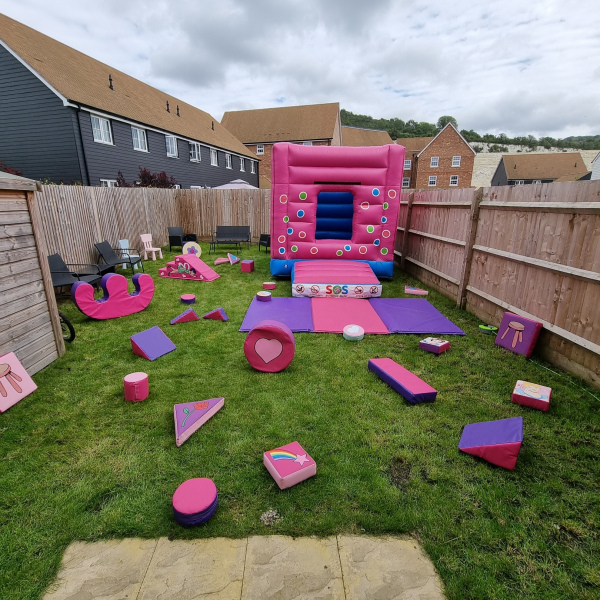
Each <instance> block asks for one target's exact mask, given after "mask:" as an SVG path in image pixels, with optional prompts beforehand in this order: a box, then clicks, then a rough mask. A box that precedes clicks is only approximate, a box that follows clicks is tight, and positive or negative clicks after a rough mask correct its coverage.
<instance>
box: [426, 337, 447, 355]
mask: <svg viewBox="0 0 600 600" xmlns="http://www.w3.org/2000/svg"><path fill="white" fill-rule="evenodd" d="M419 348H421V350H427V352H433V353H434V354H441V353H442V352H446V350H449V349H450V342H448V341H446V340H440V339H439V338H433V337H428V338H425V339H424V340H421V341H420V342H419Z"/></svg>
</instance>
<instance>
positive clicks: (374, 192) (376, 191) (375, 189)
mask: <svg viewBox="0 0 600 600" xmlns="http://www.w3.org/2000/svg"><path fill="white" fill-rule="evenodd" d="M379 193H380V192H379V190H378V189H377V188H373V192H372V194H373V196H375V197H376V198H377V196H379Z"/></svg>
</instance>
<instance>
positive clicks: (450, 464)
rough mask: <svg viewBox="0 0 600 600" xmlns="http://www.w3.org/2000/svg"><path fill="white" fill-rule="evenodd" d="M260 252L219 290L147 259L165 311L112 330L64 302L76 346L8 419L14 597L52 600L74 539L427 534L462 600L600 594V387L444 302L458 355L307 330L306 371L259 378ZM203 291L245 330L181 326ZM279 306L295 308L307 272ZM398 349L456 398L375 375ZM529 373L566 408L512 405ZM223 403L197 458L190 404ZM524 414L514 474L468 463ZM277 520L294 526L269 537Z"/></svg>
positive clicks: (279, 527)
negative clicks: (279, 464) (188, 297)
mask: <svg viewBox="0 0 600 600" xmlns="http://www.w3.org/2000/svg"><path fill="white" fill-rule="evenodd" d="M203 250H204V253H205V254H204V258H205V259H206V261H207V262H209V264H211V265H212V260H213V259H214V255H213V256H211V257H209V256H208V255H207V251H208V245H207V244H203ZM220 255H221V256H223V255H224V253H223V252H221V253H220ZM172 256H173V254H171V253H168V252H166V253H165V258H166V260H170V259H171V258H172ZM242 257H243V258H253V259H254V260H255V265H256V269H255V271H254V272H253V273H250V274H247V273H241V272H240V268H239V265H235V266H233V267H232V266H229V265H220V266H218V267H216V268H215V269H216V270H217V271H218V272H219V273H220V275H221V278H220V279H218V280H216V281H214V282H212V283H201V282H190V281H179V280H163V279H159V278H158V276H157V272H158V267H159V266H163V265H164V263H165V260H162V261H160V260H159V261H157V262H155V263H153V262H152V261H146V262H145V267H146V270H147V272H149V273H150V274H151V275H153V276H155V277H154V278H155V282H156V293H155V296H154V299H153V301H152V303H151V304H150V306H149V307H148V308H147V309H146V310H145V311H143V312H141V313H138V314H136V315H131V316H129V317H124V318H121V319H115V320H110V321H92V320H91V319H88V318H87V317H85V316H84V315H83V314H81V313H80V312H79V311H78V310H77V309H76V308H75V306H74V305H73V303H72V302H71V301H70V299H66V300H65V301H64V302H61V309H62V310H63V312H64V313H65V314H66V315H67V316H68V317H69V318H70V319H71V320H72V322H73V324H74V326H75V329H76V332H77V338H76V340H75V341H74V342H73V343H72V344H70V345H68V346H67V352H66V354H65V356H64V357H62V358H61V359H59V360H57V361H56V362H54V363H53V364H52V365H50V366H49V367H47V368H46V369H44V370H43V371H41V372H40V373H38V374H36V375H35V376H34V380H35V382H36V383H37V385H38V390H37V391H36V392H35V393H34V394H32V395H30V396H28V397H27V398H25V399H24V400H22V401H21V402H20V403H19V404H17V405H15V406H13V407H12V408H11V409H10V410H9V411H8V412H6V413H5V414H2V415H0V436H1V438H0V456H1V457H2V462H1V468H0V598H1V599H2V600H13V599H25V598H27V599H31V598H41V596H42V595H43V592H44V590H45V588H46V587H47V585H48V584H50V583H51V582H52V581H53V579H54V578H55V576H56V573H57V570H58V568H59V565H60V561H61V557H62V554H63V551H64V550H65V548H66V547H67V545H68V544H69V543H70V542H72V541H73V540H88V541H93V540H99V539H109V538H122V537H132V536H136V537H144V538H157V537H159V536H168V537H169V538H171V539H194V538H205V537H214V536H227V537H242V536H247V535H257V534H258V535H262V534H285V535H292V536H301V535H318V536H326V535H332V534H337V533H356V534H371V535H378V534H412V535H414V536H415V537H417V538H418V539H419V540H420V541H421V542H422V543H423V545H424V547H425V549H426V551H427V552H428V553H429V555H430V556H431V558H432V559H433V561H434V563H435V566H436V568H437V569H438V571H439V573H440V575H441V577H442V579H443V581H444V584H445V586H446V592H447V594H448V596H449V598H453V599H459V598H461V599H463V598H464V599H471V598H477V599H482V600H487V599H493V598H502V599H507V600H514V599H515V598H536V599H538V598H544V599H547V598H548V599H549V598H557V599H558V598H578V599H592V598H596V599H597V598H599V597H600V539H599V531H600V493H599V492H600V490H599V482H600V459H599V455H600V452H599V448H600V416H599V409H600V401H599V400H598V398H595V397H594V396H593V395H592V393H595V395H596V396H599V395H600V394H598V392H592V391H591V390H590V389H589V388H586V387H585V385H584V384H583V383H582V382H581V381H580V380H578V379H576V378H573V377H571V376H569V375H566V374H564V373H560V374H559V373H555V372H553V371H558V369H556V368H554V367H552V366H551V365H541V364H540V363H539V362H536V361H528V360H526V359H525V358H524V357H522V356H517V355H514V354H512V353H510V352H508V351H506V350H504V349H502V348H499V347H497V346H495V345H494V337H493V336H486V335H483V334H481V333H479V331H478V325H479V323H480V321H478V320H477V319H476V318H475V317H473V316H472V315H469V314H468V313H466V312H464V311H460V310H458V309H457V308H456V306H455V304H454V303H452V302H451V301H450V300H448V299H446V298H444V297H442V296H441V295H439V294H437V293H435V292H431V293H430V295H429V298H428V299H429V301H430V302H432V303H433V304H434V305H435V306H436V307H437V308H438V309H439V310H441V312H442V313H444V314H445V315H446V316H447V317H448V318H450V319H451V320H452V321H453V322H454V323H456V324H457V325H459V326H460V327H461V328H462V329H464V330H465V332H466V333H467V335H466V336H464V337H459V336H448V337H447V339H449V340H450V342H451V344H452V346H451V349H450V351H449V352H447V353H445V354H442V355H440V356H435V355H433V354H429V353H427V352H424V351H421V350H419V349H418V342H419V340H420V339H422V338H423V337H426V336H424V335H386V336H383V335H382V336H377V335H372V336H366V337H365V339H364V340H363V341H361V342H358V343H352V342H347V341H345V340H344V339H343V338H342V336H341V335H336V334H309V333H299V334H295V337H296V355H295V358H294V360H293V362H292V364H291V365H290V367H289V368H288V369H286V370H285V371H283V372H281V373H277V374H267V373H259V372H257V371H254V370H253V369H252V368H251V367H250V366H249V364H248V363H247V361H246V359H245V357H244V352H243V344H244V339H245V334H243V333H240V332H238V329H239V327H240V325H241V322H242V319H243V317H244V315H245V313H246V310H247V308H248V305H249V303H250V300H251V299H252V297H253V296H254V294H255V293H256V292H257V291H258V290H259V289H261V284H262V282H263V281H266V280H268V279H270V276H269V266H268V258H267V256H266V255H265V253H264V252H262V253H259V252H258V251H257V249H256V247H253V248H252V249H251V250H244V251H243V253H242ZM405 284H409V285H420V284H419V282H418V281H416V280H415V279H412V278H410V277H408V276H407V275H406V274H404V273H402V272H400V271H399V270H397V271H396V274H395V277H394V280H393V281H392V282H384V285H383V290H384V293H383V295H384V296H385V297H404V293H403V291H404V287H403V286H404V285H405ZM186 292H187V293H189V292H192V293H195V294H196V304H195V305H194V306H193V308H194V309H195V310H196V312H197V313H198V314H199V315H200V316H201V315H202V314H204V313H206V312H208V311H209V310H211V309H213V308H217V307H219V306H222V307H224V309H225V311H226V312H227V314H228V316H229V321H228V322H225V323H224V322H219V321H208V320H202V319H201V320H200V321H198V322H191V323H185V324H181V325H176V326H171V325H169V321H170V320H171V319H172V318H173V317H175V316H176V315H178V314H179V313H181V312H183V310H185V309H186V308H187V306H185V305H182V304H181V303H180V301H179V296H180V295H181V294H182V293H186ZM273 294H274V295H275V296H290V295H291V287H290V282H289V280H280V281H279V282H278V285H277V289H276V290H275V291H274V292H273ZM349 301H350V300H349ZM153 325H160V326H161V327H162V328H163V330H164V331H165V333H167V335H169V337H170V338H171V339H172V340H173V342H174V343H175V344H176V345H177V350H176V351H175V352H172V353H170V354H167V355H165V356H163V357H161V358H159V359H158V360H156V361H154V362H148V361H146V360H144V359H142V358H141V357H139V356H135V355H134V354H133V353H132V351H131V343H130V341H129V338H130V336H131V335H133V334H135V333H138V332H140V331H142V330H144V329H147V328H149V327H152V326H153ZM386 356H387V357H391V358H393V359H394V360H396V361H397V362H399V363H401V364H402V365H404V366H405V367H406V368H408V369H410V370H412V371H413V372H414V373H416V374H417V375H419V376H420V377H422V378H423V379H425V380H426V381H427V382H428V383H430V384H431V385H432V386H433V387H435V388H436V389H437V390H438V396H437V400H436V401H435V402H434V403H432V404H422V405H415V406H412V405H410V404H408V403H407V402H406V401H404V400H403V399H402V397H401V396H399V395H398V394H396V393H395V392H394V391H393V390H392V389H391V388H390V387H388V386H387V385H385V384H384V383H383V382H382V381H381V380H380V379H378V378H377V377H376V376H375V375H374V374H373V373H372V372H370V371H369V370H368V369H367V363H368V360H369V358H374V357H386ZM545 367H550V368H551V369H552V371H549V370H547V368H545ZM133 371H145V372H146V373H148V374H149V377H150V397H149V398H148V400H146V401H145V402H140V403H132V404H130V403H127V402H125V401H124V398H123V377H124V376H125V375H127V374H128V373H131V372H133ZM517 379H525V380H527V381H532V382H536V383H541V384H543V385H547V386H550V387H552V388H553V395H552V405H551V407H550V411H549V412H548V413H542V412H539V411H535V410H532V409H528V408H525V407H521V406H518V405H516V404H512V403H511V402H510V396H511V392H512V389H513V387H514V384H515V382H516V380H517ZM219 396H223V397H224V398H225V406H224V408H223V409H222V410H221V411H220V412H219V413H218V414H217V415H216V416H215V417H213V418H212V419H211V420H210V421H208V422H207V423H206V424H205V425H204V426H203V427H202V428H201V429H200V430H199V431H198V432H196V433H195V434H194V435H193V436H192V437H191V438H190V439H189V440H188V441H187V442H186V443H185V444H184V445H183V446H181V447H180V448H177V447H176V446H175V434H174V426H173V404H175V403H179V402H189V401H197V400H203V399H207V398H214V397H219ZM519 415H521V416H523V418H524V444H523V447H522V449H521V454H520V456H519V460H518V463H517V467H516V470H515V471H514V472H509V471H506V470H504V469H501V468H498V467H494V466H492V465H490V464H488V463H486V462H484V461H482V460H479V459H477V458H474V457H472V456H469V455H466V454H463V453H460V452H459V451H458V449H457V445H458V441H459V439H460V435H461V431H462V428H463V426H464V425H465V424H466V423H470V422H475V421H487V420H493V419H502V418H507V417H514V416H519ZM294 440H298V441H299V442H300V443H301V444H302V445H303V446H304V448H305V449H306V450H307V451H308V452H309V453H310V454H311V456H312V457H313V458H314V459H315V461H316V462H317V469H318V471H317V476H316V477H314V478H312V479H309V480H308V481H305V482H303V483H301V484H300V485H297V486H295V487H293V488H291V489H289V490H285V491H280V490H279V489H278V488H277V486H276V484H275V483H274V481H273V480H272V478H271V477H270V475H269V474H268V472H267V471H266V469H265V468H264V466H263V464H262V453H263V452H264V451H265V450H270V449H272V448H275V447H277V446H281V445H284V444H287V443H289V442H291V441H294ZM192 477H210V478H212V479H213V480H214V481H215V483H216V485H217V488H218V490H219V509H218V511H217V513H216V515H215V517H214V518H213V519H212V520H211V521H210V522H209V523H208V524H206V525H203V526H200V527H196V528H190V529H185V528H182V527H180V526H178V525H177V524H176V523H175V521H174V519H173V515H172V508H171V496H172V494H173V492H174V491H175V489H176V488H177V486H178V485H179V484H180V483H181V482H182V481H184V480H185V479H188V478H192ZM269 509H275V510H277V511H278V512H279V514H280V515H281V517H282V518H281V520H279V521H278V522H277V523H275V524H274V525H272V526H270V527H267V526H265V525H263V524H262V523H261V521H260V516H261V514H263V513H264V512H265V511H267V510H269Z"/></svg>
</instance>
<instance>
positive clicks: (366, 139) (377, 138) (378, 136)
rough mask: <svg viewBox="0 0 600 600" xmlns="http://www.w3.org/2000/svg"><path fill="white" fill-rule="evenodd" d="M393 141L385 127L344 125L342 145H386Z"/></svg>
mask: <svg viewBox="0 0 600 600" xmlns="http://www.w3.org/2000/svg"><path fill="white" fill-rule="evenodd" d="M393 143H394V140H393V139H392V138H391V137H390V134H389V133H388V132H387V131H384V130H383V129H366V128H364V127H349V126H348V125H342V146H385V145H386V144H393Z"/></svg>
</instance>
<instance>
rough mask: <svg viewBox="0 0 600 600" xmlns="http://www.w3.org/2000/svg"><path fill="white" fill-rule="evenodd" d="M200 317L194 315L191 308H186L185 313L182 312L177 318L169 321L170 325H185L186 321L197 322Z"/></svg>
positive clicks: (194, 312)
mask: <svg viewBox="0 0 600 600" xmlns="http://www.w3.org/2000/svg"><path fill="white" fill-rule="evenodd" d="M199 320H200V317H199V316H198V315H197V314H196V311H195V310H194V309H193V308H188V309H187V310H186V311H185V312H182V313H181V314H180V315H179V316H177V317H175V318H174V319H173V320H172V321H171V325H175V324H177V323H187V322H188V321H199Z"/></svg>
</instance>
